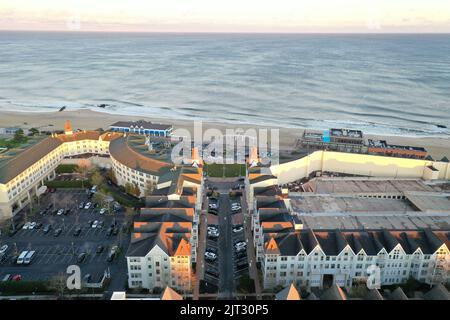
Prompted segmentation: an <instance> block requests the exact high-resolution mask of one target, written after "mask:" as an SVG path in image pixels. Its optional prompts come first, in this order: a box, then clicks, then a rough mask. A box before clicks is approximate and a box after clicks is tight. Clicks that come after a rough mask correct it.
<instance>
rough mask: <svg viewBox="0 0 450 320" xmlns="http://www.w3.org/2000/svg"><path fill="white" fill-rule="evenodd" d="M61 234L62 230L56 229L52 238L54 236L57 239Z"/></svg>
mask: <svg viewBox="0 0 450 320" xmlns="http://www.w3.org/2000/svg"><path fill="white" fill-rule="evenodd" d="M61 232H62V229H61V228H58V229H56V230H55V232H54V233H53V236H54V237H58V236H59V235H60V234H61Z"/></svg>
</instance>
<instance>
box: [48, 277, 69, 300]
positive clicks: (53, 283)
mask: <svg viewBox="0 0 450 320" xmlns="http://www.w3.org/2000/svg"><path fill="white" fill-rule="evenodd" d="M50 289H51V290H54V291H55V293H56V294H57V295H58V297H59V298H63V297H64V294H65V293H66V289H67V277H66V275H65V274H64V273H62V272H61V273H58V274H57V275H56V276H54V277H53V278H52V279H51V280H50Z"/></svg>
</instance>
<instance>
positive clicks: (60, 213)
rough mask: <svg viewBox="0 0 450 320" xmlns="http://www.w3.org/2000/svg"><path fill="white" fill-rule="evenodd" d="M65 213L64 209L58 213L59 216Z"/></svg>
mask: <svg viewBox="0 0 450 320" xmlns="http://www.w3.org/2000/svg"><path fill="white" fill-rule="evenodd" d="M63 213H64V209H59V210H58V212H57V213H56V214H57V215H58V216H60V215H62V214H63Z"/></svg>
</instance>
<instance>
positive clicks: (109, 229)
mask: <svg viewBox="0 0 450 320" xmlns="http://www.w3.org/2000/svg"><path fill="white" fill-rule="evenodd" d="M113 231H114V229H113V228H111V227H109V228H108V230H107V231H106V235H107V236H108V237H109V236H111V235H112V233H113Z"/></svg>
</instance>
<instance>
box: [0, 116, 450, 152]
mask: <svg viewBox="0 0 450 320" xmlns="http://www.w3.org/2000/svg"><path fill="white" fill-rule="evenodd" d="M0 114H1V117H0V127H2V128H4V127H20V128H23V129H30V128H33V127H34V128H37V129H39V130H44V131H53V130H63V128H64V124H65V121H66V120H70V121H71V122H72V126H73V128H74V129H81V130H92V129H99V128H102V129H105V130H106V129H108V127H109V125H110V124H112V123H114V122H116V121H120V120H122V121H123V120H128V121H136V120H146V121H151V122H155V123H166V124H172V125H173V127H174V129H178V128H184V129H188V130H189V131H191V132H192V128H193V124H194V121H196V120H181V119H172V118H167V117H166V118H164V117H150V116H145V115H143V116H138V115H122V114H113V113H108V112H102V111H101V110H99V111H94V110H91V109H75V110H73V109H71V110H64V111H61V112H59V111H34V112H29V111H0ZM198 121H201V120H198ZM202 126H203V129H204V130H205V129H209V128H216V129H219V130H221V131H222V132H224V133H225V129H237V128H242V129H244V130H246V129H250V128H253V129H279V134H280V148H281V149H284V148H286V149H289V148H293V147H294V146H295V143H296V141H297V139H298V138H299V137H301V135H302V134H303V131H304V130H305V129H304V128H283V127H277V126H263V125H257V124H254V125H253V124H240V123H220V122H211V121H202ZM350 129H357V130H358V129H359V128H357V127H352V128H350ZM364 135H365V137H366V138H371V139H382V140H387V141H388V142H389V143H391V144H401V145H410V146H414V147H424V148H425V149H427V151H428V152H429V154H430V155H431V156H432V157H433V158H434V159H436V160H439V159H441V158H442V157H444V156H446V157H447V158H450V137H448V138H446V137H434V136H432V137H411V136H397V135H384V134H379V135H378V134H364Z"/></svg>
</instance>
